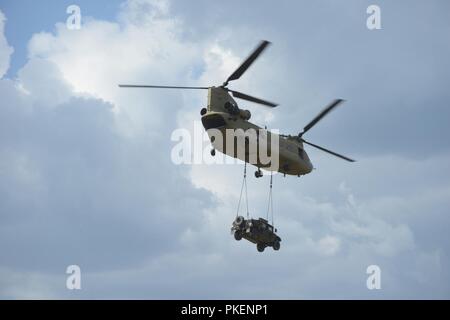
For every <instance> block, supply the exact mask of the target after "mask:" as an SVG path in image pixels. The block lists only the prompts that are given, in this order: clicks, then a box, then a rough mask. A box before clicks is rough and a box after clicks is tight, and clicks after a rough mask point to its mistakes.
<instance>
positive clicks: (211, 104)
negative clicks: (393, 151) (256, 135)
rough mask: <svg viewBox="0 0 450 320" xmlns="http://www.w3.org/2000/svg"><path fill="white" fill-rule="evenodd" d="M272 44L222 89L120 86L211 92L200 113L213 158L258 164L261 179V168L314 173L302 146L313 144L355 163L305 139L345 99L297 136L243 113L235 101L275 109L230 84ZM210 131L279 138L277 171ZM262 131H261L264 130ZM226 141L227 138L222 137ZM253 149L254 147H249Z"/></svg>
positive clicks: (260, 47) (262, 46) (261, 48)
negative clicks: (221, 156) (273, 129)
mask: <svg viewBox="0 0 450 320" xmlns="http://www.w3.org/2000/svg"><path fill="white" fill-rule="evenodd" d="M269 44H270V42H268V41H262V42H261V43H260V44H259V45H258V47H257V48H256V49H255V50H254V51H253V52H252V54H250V56H249V57H248V58H247V59H246V60H245V61H244V62H243V63H242V64H241V65H240V66H239V68H237V69H236V70H235V71H234V72H233V73H232V74H231V75H230V76H229V77H228V79H227V80H226V81H225V82H224V83H223V84H222V85H220V86H217V87H215V86H212V87H188V86H160V85H130V84H121V85H119V87H128V88H163V89H204V90H208V104H207V107H206V108H202V109H201V111H200V114H201V120H202V124H203V127H204V128H205V130H207V132H208V135H209V136H210V140H211V144H212V146H213V149H212V150H211V155H212V156H214V155H215V150H216V149H217V150H219V151H220V152H222V153H224V154H226V155H229V156H231V157H234V158H239V159H240V160H243V161H245V162H248V163H251V164H253V165H255V166H256V167H257V168H258V170H257V171H256V172H255V176H256V177H257V178H259V177H261V176H262V172H261V170H260V168H266V169H267V170H270V171H278V172H281V173H283V174H285V175H286V174H288V175H297V176H301V175H305V174H308V173H310V172H311V171H312V169H313V165H312V163H311V161H310V159H309V157H308V154H307V153H306V152H305V150H304V147H303V144H307V145H310V146H312V147H315V148H317V149H320V150H322V151H325V152H327V153H330V154H332V155H334V156H336V157H339V158H341V159H344V160H347V161H350V162H354V160H353V159H350V158H347V157H345V156H343V155H340V154H338V153H336V152H333V151H330V150H328V149H325V148H323V147H321V146H318V145H316V144H313V143H311V142H308V141H306V140H305V139H303V135H304V134H305V133H306V132H308V131H309V130H310V129H311V128H312V127H313V126H314V125H316V124H317V123H318V122H319V121H320V120H321V119H322V118H323V117H324V116H325V115H327V114H328V113H329V112H330V111H331V110H333V109H334V108H335V107H337V106H338V105H339V104H341V103H342V102H343V101H344V100H342V99H336V100H334V101H332V102H331V103H330V104H329V105H328V106H327V107H326V108H325V109H323V110H322V111H321V112H320V113H319V114H318V115H317V116H316V117H315V118H314V119H313V120H311V121H310V122H309V123H308V124H307V125H306V126H305V127H304V128H303V131H302V132H300V133H299V134H297V135H294V136H291V135H282V134H280V135H277V134H275V133H272V132H270V131H267V130H265V129H262V128H261V127H259V126H257V125H255V124H253V123H251V122H250V121H249V120H250V117H251V114H250V111H248V110H243V109H240V108H239V107H238V104H237V103H236V101H235V100H234V99H233V97H234V98H239V99H243V100H247V101H251V102H254V103H258V104H261V105H264V106H267V107H271V108H273V107H276V106H277V104H275V103H272V102H269V101H266V100H263V99H259V98H255V97H252V96H250V95H247V94H245V93H242V92H239V91H236V90H231V89H229V88H228V87H227V86H228V83H229V82H230V81H233V80H237V79H239V78H240V77H241V76H242V75H243V74H244V72H245V71H246V70H247V69H248V68H249V67H250V66H251V64H252V63H253V62H254V61H255V60H256V59H257V58H258V56H259V55H260V54H261V53H262V52H263V51H264V49H266V47H267V46H268V45H269ZM209 129H218V130H220V131H223V132H224V131H225V130H226V129H232V130H236V129H243V130H244V131H245V130H248V129H254V130H256V131H257V132H264V133H265V135H266V137H267V139H266V141H270V140H271V139H273V138H278V139H279V140H278V141H279V150H278V165H277V166H276V168H275V169H273V168H272V167H271V164H267V163H262V161H261V160H260V158H259V157H256V159H255V160H254V161H250V159H249V157H248V149H247V146H246V151H245V153H239V152H236V149H235V148H227V147H226V146H227V144H226V141H220V143H219V141H217V140H215V139H214V137H212V135H211V134H209ZM261 130H262V131H261ZM223 137H224V138H223V139H226V135H225V134H224V135H223ZM255 143H256V144H257V146H256V147H257V148H259V139H257V140H256V142H255ZM249 149H251V148H249Z"/></svg>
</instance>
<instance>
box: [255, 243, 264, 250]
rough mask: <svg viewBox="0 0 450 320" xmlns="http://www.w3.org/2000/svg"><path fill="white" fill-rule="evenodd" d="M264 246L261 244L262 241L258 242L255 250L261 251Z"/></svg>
mask: <svg viewBox="0 0 450 320" xmlns="http://www.w3.org/2000/svg"><path fill="white" fill-rule="evenodd" d="M265 248H266V246H265V245H263V244H262V243H258V244H257V245H256V250H258V251H259V252H263V251H264V249H265Z"/></svg>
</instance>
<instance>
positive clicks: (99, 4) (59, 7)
mask: <svg viewBox="0 0 450 320" xmlns="http://www.w3.org/2000/svg"><path fill="white" fill-rule="evenodd" d="M121 3H122V1H115V0H113V1H77V2H76V3H74V2H73V1H66V0H63V1H51V0H43V1H39V3H36V2H35V1H7V0H2V1H1V8H2V11H3V13H4V14H5V15H6V16H7V17H8V24H7V25H6V27H5V35H6V37H7V38H8V40H9V43H10V44H11V46H13V47H14V51H15V52H14V55H13V56H12V59H11V66H10V69H9V70H8V74H7V75H8V76H9V77H14V76H15V74H16V72H17V71H18V70H19V69H20V68H21V67H22V66H23V65H24V63H25V62H26V59H27V43H28V40H29V39H30V38H31V36H32V35H33V34H34V33H37V32H52V31H54V30H55V23H56V22H64V21H66V19H67V17H68V16H69V15H68V14H67V13H66V9H67V7H68V6H70V5H72V4H77V5H78V6H80V7H81V8H83V10H82V15H85V16H86V17H89V16H90V17H96V18H97V19H114V18H115V17H116V15H117V11H118V10H119V6H120V4H121Z"/></svg>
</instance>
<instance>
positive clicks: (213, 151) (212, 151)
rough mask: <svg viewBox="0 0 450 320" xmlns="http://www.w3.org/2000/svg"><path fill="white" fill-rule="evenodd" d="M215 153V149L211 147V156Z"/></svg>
mask: <svg viewBox="0 0 450 320" xmlns="http://www.w3.org/2000/svg"><path fill="white" fill-rule="evenodd" d="M215 155H216V149H211V156H213V157H214V156H215Z"/></svg>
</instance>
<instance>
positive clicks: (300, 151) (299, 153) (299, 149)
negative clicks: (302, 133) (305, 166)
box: [298, 148, 304, 159]
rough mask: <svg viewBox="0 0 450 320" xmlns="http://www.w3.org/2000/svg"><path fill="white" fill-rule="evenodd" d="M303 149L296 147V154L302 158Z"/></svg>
mask: <svg viewBox="0 0 450 320" xmlns="http://www.w3.org/2000/svg"><path fill="white" fill-rule="evenodd" d="M303 152H304V151H303V149H302V148H298V155H299V156H300V158H302V159H304V156H303Z"/></svg>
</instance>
